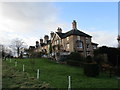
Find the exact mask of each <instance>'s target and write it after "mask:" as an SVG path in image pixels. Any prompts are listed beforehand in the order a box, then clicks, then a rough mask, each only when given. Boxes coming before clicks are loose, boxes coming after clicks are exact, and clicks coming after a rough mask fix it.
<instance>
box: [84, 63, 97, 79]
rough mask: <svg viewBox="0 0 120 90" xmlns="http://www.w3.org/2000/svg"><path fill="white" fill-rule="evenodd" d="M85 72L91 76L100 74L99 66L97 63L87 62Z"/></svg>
mask: <svg viewBox="0 0 120 90" xmlns="http://www.w3.org/2000/svg"><path fill="white" fill-rule="evenodd" d="M84 74H85V75H86V76H90V77H96V76H98V75H99V66H98V64H97V63H85V64H84Z"/></svg>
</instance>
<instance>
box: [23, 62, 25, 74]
mask: <svg viewBox="0 0 120 90" xmlns="http://www.w3.org/2000/svg"><path fill="white" fill-rule="evenodd" d="M24 71H25V67H24V64H23V72H24Z"/></svg>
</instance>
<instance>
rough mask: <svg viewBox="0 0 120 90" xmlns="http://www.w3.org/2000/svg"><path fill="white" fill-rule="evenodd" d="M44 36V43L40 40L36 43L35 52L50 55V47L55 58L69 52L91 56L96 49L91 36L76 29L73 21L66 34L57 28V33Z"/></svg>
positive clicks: (75, 23)
mask: <svg viewBox="0 0 120 90" xmlns="http://www.w3.org/2000/svg"><path fill="white" fill-rule="evenodd" d="M50 36H51V37H50V39H49V36H48V35H45V37H44V42H43V39H40V44H39V42H38V41H36V49H35V51H36V52H40V51H44V52H47V53H50V46H51V47H52V53H51V55H52V56H53V55H54V56H56V57H57V58H58V57H60V56H62V55H69V54H70V53H71V52H79V53H80V54H81V55H82V56H84V57H86V56H93V50H94V49H96V48H97V45H98V44H96V43H93V42H92V40H91V39H92V36H90V35H88V34H86V33H84V32H82V31H80V30H78V29H77V22H76V21H75V20H73V22H72V29H71V30H70V31H68V32H66V33H63V32H62V29H61V28H60V27H58V29H57V32H51V33H50Z"/></svg>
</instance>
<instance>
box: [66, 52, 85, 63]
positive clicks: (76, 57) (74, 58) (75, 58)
mask: <svg viewBox="0 0 120 90" xmlns="http://www.w3.org/2000/svg"><path fill="white" fill-rule="evenodd" d="M68 60H71V61H82V60H83V56H81V55H80V53H78V52H71V54H70V55H68Z"/></svg>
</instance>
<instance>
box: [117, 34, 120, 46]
mask: <svg viewBox="0 0 120 90" xmlns="http://www.w3.org/2000/svg"><path fill="white" fill-rule="evenodd" d="M117 40H118V48H120V35H118V38H117Z"/></svg>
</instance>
